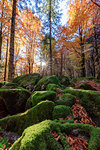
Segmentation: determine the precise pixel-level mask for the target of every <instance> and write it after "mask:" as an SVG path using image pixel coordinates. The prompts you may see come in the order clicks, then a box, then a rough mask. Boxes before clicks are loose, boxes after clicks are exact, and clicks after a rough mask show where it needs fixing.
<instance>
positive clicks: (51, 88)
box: [46, 84, 60, 92]
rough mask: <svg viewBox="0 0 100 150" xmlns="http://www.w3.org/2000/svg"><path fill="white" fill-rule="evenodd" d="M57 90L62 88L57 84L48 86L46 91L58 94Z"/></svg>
mask: <svg viewBox="0 0 100 150" xmlns="http://www.w3.org/2000/svg"><path fill="white" fill-rule="evenodd" d="M57 88H60V86H59V85H57V84H48V85H47V87H46V90H47V91H55V92H56V90H57Z"/></svg>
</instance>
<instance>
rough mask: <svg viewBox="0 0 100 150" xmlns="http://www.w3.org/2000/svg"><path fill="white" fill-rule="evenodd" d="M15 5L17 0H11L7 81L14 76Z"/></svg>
mask: <svg viewBox="0 0 100 150" xmlns="http://www.w3.org/2000/svg"><path fill="white" fill-rule="evenodd" d="M16 5H17V0H13V9H12V22H11V33H10V49H9V64H8V81H12V80H13V78H14V37H15V18H16Z"/></svg>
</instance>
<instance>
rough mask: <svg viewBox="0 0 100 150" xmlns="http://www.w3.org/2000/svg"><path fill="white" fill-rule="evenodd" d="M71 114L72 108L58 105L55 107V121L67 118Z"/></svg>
mask: <svg viewBox="0 0 100 150" xmlns="http://www.w3.org/2000/svg"><path fill="white" fill-rule="evenodd" d="M70 113H71V108H70V107H69V106H65V105H58V106H55V107H54V110H53V119H59V118H66V117H67V116H68V115H69V114H70Z"/></svg>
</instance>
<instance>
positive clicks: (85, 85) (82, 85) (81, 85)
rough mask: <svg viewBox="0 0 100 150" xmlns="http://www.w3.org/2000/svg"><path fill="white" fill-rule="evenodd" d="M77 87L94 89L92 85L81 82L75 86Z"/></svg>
mask: <svg viewBox="0 0 100 150" xmlns="http://www.w3.org/2000/svg"><path fill="white" fill-rule="evenodd" d="M77 89H83V90H94V91H96V89H95V88H93V87H92V86H91V85H90V84H88V83H81V84H80V85H79V86H78V87H77Z"/></svg>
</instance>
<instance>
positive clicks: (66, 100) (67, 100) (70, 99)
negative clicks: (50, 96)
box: [56, 93, 75, 107]
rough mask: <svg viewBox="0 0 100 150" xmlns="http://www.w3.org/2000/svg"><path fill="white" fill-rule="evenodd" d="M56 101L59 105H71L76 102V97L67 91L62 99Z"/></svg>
mask: <svg viewBox="0 0 100 150" xmlns="http://www.w3.org/2000/svg"><path fill="white" fill-rule="evenodd" d="M56 103H57V104H58V105H67V106H70V107H71V106H72V105H74V103H75V98H74V96H73V95H72V94H68V93H66V94H64V95H63V96H62V97H61V100H60V101H57V102H56Z"/></svg>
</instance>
